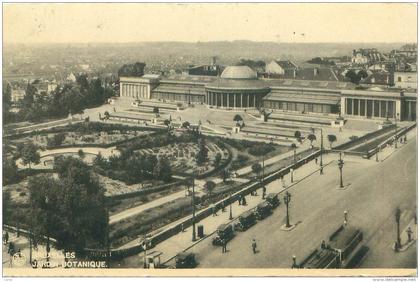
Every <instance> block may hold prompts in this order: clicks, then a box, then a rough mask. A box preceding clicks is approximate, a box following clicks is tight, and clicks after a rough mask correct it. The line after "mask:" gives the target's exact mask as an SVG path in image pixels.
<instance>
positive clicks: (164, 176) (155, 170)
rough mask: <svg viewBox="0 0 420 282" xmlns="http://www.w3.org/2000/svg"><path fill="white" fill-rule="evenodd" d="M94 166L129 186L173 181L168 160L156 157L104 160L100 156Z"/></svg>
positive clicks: (121, 157) (128, 156) (124, 157)
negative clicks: (157, 181) (152, 181)
mask: <svg viewBox="0 0 420 282" xmlns="http://www.w3.org/2000/svg"><path fill="white" fill-rule="evenodd" d="M94 166H96V167H97V168H100V169H101V170H103V171H102V173H103V174H105V175H107V176H109V177H111V178H113V179H117V180H120V181H123V182H125V183H127V184H134V183H139V182H142V181H144V180H163V181H166V182H167V181H170V180H171V179H172V169H171V165H170V161H169V160H168V159H167V158H163V157H162V158H157V157H156V156H155V155H146V156H143V155H140V154H138V153H135V154H131V155H126V154H124V155H120V156H111V157H110V158H108V159H107V158H104V157H103V156H102V155H101V154H99V155H98V156H97V157H96V158H95V160H94Z"/></svg>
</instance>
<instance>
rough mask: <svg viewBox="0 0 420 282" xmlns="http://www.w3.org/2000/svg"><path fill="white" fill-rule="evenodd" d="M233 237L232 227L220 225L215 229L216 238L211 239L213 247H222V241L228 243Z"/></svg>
mask: <svg viewBox="0 0 420 282" xmlns="http://www.w3.org/2000/svg"><path fill="white" fill-rule="evenodd" d="M234 236H235V232H234V230H233V226H232V225H231V224H222V225H220V226H219V227H217V230H216V236H215V237H214V238H213V241H212V243H213V245H218V246H221V245H222V240H226V242H227V241H229V240H231V239H232V238H233V237H234Z"/></svg>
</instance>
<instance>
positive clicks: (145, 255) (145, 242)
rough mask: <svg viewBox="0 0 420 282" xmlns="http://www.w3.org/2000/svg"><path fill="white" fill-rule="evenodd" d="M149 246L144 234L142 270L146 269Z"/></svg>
mask: <svg viewBox="0 0 420 282" xmlns="http://www.w3.org/2000/svg"><path fill="white" fill-rule="evenodd" d="M148 244H149V238H147V234H144V237H143V246H144V247H143V248H144V258H143V268H148V267H147V247H148Z"/></svg>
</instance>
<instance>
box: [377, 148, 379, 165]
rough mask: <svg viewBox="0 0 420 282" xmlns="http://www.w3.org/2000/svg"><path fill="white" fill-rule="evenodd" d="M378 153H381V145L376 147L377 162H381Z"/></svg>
mask: <svg viewBox="0 0 420 282" xmlns="http://www.w3.org/2000/svg"><path fill="white" fill-rule="evenodd" d="M378 154H379V146H378V147H377V148H376V162H379V157H378Z"/></svg>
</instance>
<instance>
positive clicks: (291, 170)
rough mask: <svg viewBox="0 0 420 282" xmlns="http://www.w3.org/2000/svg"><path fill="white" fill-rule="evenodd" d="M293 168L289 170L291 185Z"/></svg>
mask: <svg viewBox="0 0 420 282" xmlns="http://www.w3.org/2000/svg"><path fill="white" fill-rule="evenodd" d="M293 171H294V170H293V168H291V169H290V182H291V183H293Z"/></svg>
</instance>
